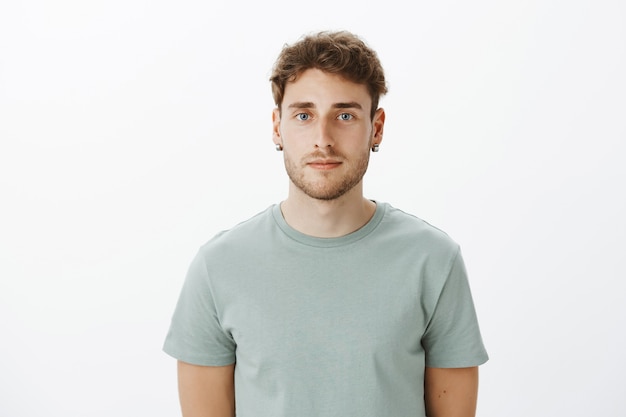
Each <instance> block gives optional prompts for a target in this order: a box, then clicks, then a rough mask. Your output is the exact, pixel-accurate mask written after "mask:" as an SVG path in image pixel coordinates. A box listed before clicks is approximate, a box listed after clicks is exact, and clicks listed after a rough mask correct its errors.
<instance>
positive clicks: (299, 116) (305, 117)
mask: <svg viewBox="0 0 626 417" xmlns="http://www.w3.org/2000/svg"><path fill="white" fill-rule="evenodd" d="M309 117H310V116H309V115H308V114H306V113H298V114H296V119H298V120H301V121H305V120H309Z"/></svg>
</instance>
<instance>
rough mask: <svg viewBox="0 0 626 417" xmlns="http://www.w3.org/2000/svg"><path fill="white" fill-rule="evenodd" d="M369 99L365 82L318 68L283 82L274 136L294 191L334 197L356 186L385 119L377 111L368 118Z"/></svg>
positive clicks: (382, 113) (370, 101)
mask: <svg viewBox="0 0 626 417" xmlns="http://www.w3.org/2000/svg"><path fill="white" fill-rule="evenodd" d="M371 103H372V100H371V98H370V95H369V93H368V91H367V88H366V87H365V86H364V85H361V84H355V83H353V82H351V81H347V80H345V79H344V78H342V77H340V76H338V75H335V74H330V73H326V72H323V71H320V70H317V69H309V70H306V71H304V72H303V73H302V74H300V75H299V76H298V77H297V79H296V81H294V82H290V83H288V84H287V86H286V88H285V93H284V97H283V102H282V106H281V107H282V114H280V113H279V111H278V109H275V110H274V114H273V121H274V132H273V139H274V143H276V144H280V145H282V146H283V150H284V158H285V168H286V170H287V175H289V179H290V180H291V183H292V187H291V188H292V189H293V190H294V191H296V192H303V193H304V194H306V195H308V196H309V197H311V198H315V199H319V200H333V199H336V198H339V197H341V196H343V195H344V194H345V193H347V192H348V191H350V190H352V189H353V188H354V187H355V186H357V185H358V186H361V181H362V179H363V175H364V174H365V171H366V170H367V165H368V162H369V152H370V148H371V147H372V144H373V143H380V141H381V140H382V131H383V124H384V119H385V114H384V112H383V110H382V109H379V110H378V111H377V112H376V115H375V116H374V120H372V119H371V118H370V108H371Z"/></svg>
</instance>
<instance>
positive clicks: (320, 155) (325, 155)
mask: <svg viewBox="0 0 626 417" xmlns="http://www.w3.org/2000/svg"><path fill="white" fill-rule="evenodd" d="M329 158H332V159H345V158H344V156H343V155H342V154H340V153H339V152H335V151H334V150H333V149H332V148H329V149H328V151H326V152H323V151H320V150H317V151H315V152H313V153H310V154H308V155H307V156H305V157H304V158H302V160H303V161H312V160H316V159H329Z"/></svg>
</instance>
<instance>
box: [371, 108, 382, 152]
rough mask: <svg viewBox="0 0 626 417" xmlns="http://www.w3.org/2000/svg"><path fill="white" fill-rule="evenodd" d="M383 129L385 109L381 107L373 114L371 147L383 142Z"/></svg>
mask: <svg viewBox="0 0 626 417" xmlns="http://www.w3.org/2000/svg"><path fill="white" fill-rule="evenodd" d="M384 127H385V109H383V108H382V107H381V108H379V109H378V110H376V113H374V119H373V120H372V145H374V144H378V145H380V142H382V141H383V130H384Z"/></svg>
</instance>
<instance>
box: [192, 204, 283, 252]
mask: <svg viewBox="0 0 626 417" xmlns="http://www.w3.org/2000/svg"><path fill="white" fill-rule="evenodd" d="M272 209H273V205H272V206H269V207H267V208H266V209H264V210H263V211H260V212H258V213H257V214H255V215H253V216H252V217H250V218H248V219H246V220H243V221H241V222H239V223H237V224H236V225H234V226H233V227H231V228H229V229H225V230H222V231H220V232H218V233H216V234H215V235H214V236H213V237H212V238H211V239H209V240H208V241H206V242H205V243H204V244H202V245H201V247H200V250H201V251H202V252H210V251H215V250H219V249H221V248H226V249H228V248H233V247H234V248H238V247H241V246H242V245H245V244H248V243H250V242H254V241H256V240H257V239H259V238H260V237H261V236H263V235H266V232H267V231H268V230H270V228H271V227H272V225H273V224H274V221H273V215H272Z"/></svg>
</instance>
